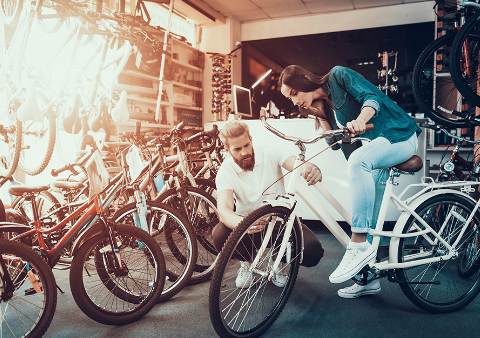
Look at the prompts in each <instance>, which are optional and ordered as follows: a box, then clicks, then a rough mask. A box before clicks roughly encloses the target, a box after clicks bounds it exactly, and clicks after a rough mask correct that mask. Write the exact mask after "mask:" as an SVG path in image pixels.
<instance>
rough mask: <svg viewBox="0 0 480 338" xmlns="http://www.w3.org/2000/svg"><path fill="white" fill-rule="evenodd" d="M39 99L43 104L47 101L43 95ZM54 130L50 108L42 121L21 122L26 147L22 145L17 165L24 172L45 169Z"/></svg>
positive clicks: (52, 143) (28, 172)
mask: <svg viewBox="0 0 480 338" xmlns="http://www.w3.org/2000/svg"><path fill="white" fill-rule="evenodd" d="M39 96H40V94H39ZM40 100H43V102H42V103H43V104H44V105H45V104H47V102H48V100H47V98H46V97H45V96H43V95H42V96H40ZM56 130H57V126H56V117H55V114H54V113H53V111H52V110H50V109H48V110H47V112H46V113H45V116H44V120H43V121H41V122H34V121H27V122H24V123H23V125H22V132H23V135H24V136H23V143H24V145H25V146H28V148H26V147H25V146H24V147H23V148H24V149H23V151H22V153H21V156H20V159H19V163H18V166H19V168H20V169H21V170H22V171H23V172H24V173H26V174H27V175H30V176H36V175H38V174H40V173H41V172H43V171H44V170H45V168H46V167H47V165H48V163H50V160H51V158H52V155H53V148H54V147H55V140H56ZM39 155H40V156H39Z"/></svg>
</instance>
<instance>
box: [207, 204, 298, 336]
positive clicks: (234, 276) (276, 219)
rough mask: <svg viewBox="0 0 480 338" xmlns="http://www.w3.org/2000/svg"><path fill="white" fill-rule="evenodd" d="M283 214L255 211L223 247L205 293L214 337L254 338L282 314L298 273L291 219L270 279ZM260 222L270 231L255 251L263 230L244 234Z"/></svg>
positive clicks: (268, 208) (278, 210) (274, 209)
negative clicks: (270, 225)
mask: <svg viewBox="0 0 480 338" xmlns="http://www.w3.org/2000/svg"><path fill="white" fill-rule="evenodd" d="M289 216H290V210H288V209H287V208H284V207H272V206H270V205H266V206H263V207H260V208H258V209H256V210H255V211H253V212H252V213H251V214H249V215H248V216H247V217H245V218H244V219H243V220H242V222H240V224H239V225H238V226H237V227H236V228H235V230H234V231H233V232H232V233H231V234H230V236H229V237H228V240H227V242H226V243H225V244H224V246H223V249H222V251H221V253H220V255H219V257H218V262H217V264H216V267H215V272H214V273H213V277H212V282H211V283H210V293H209V311H210V320H211V321H212V324H213V327H214V329H215V332H216V333H217V334H218V335H219V336H220V337H222V338H232V337H236V338H239V337H243V338H253V337H259V336H260V335H261V334H263V333H264V332H265V331H266V330H268V328H269V327H270V326H271V325H272V324H273V323H274V322H275V320H276V319H277V317H278V316H279V315H280V313H281V312H282V310H283V308H284V306H285V304H286V303H287V300H288V298H289V297H290V293H291V292H292V290H293V286H294V284H295V281H296V278H297V275H298V269H299V266H300V253H301V249H302V240H301V238H302V237H301V228H300V224H299V223H298V222H297V221H295V222H294V223H293V228H292V232H291V234H290V236H289V237H288V242H287V246H286V250H285V254H284V255H283V256H282V258H281V261H280V265H279V268H278V270H277V272H276V273H274V274H273V277H271V278H270V275H271V272H272V269H273V263H274V262H275V260H276V259H277V256H278V254H279V248H280V245H281V242H282V240H283V237H284V234H285V230H286V223H287V220H288V218H289ZM265 218H267V219H269V220H270V222H271V223H272V222H273V226H274V227H273V233H272V236H271V238H270V240H269V241H268V245H267V246H266V248H265V250H264V251H263V252H261V250H260V247H261V245H262V242H263V239H264V237H265V233H266V229H264V230H263V231H262V232H259V233H257V234H255V235H249V234H247V230H248V229H249V228H250V227H251V226H252V225H253V224H254V223H255V222H257V221H259V220H262V219H265ZM246 262H250V263H246ZM255 262H257V263H256V265H255V267H254V268H253V267H251V265H253V264H254V263H255Z"/></svg>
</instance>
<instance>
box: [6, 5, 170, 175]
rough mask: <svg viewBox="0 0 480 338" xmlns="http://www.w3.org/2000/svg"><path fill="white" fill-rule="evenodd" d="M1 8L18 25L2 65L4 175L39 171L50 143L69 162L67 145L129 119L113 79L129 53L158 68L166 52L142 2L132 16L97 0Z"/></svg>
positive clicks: (103, 136) (103, 135) (101, 137)
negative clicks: (107, 6)
mask: <svg viewBox="0 0 480 338" xmlns="http://www.w3.org/2000/svg"><path fill="white" fill-rule="evenodd" d="M14 3H15V6H14ZM9 4H10V5H9ZM0 8H1V9H2V11H0V13H3V16H4V17H5V16H6V17H7V19H6V20H5V18H4V22H6V23H10V24H12V25H13V24H16V26H15V32H14V34H13V37H12V39H11V42H10V43H9V44H8V49H7V50H6V53H5V56H4V58H3V60H2V67H1V69H0V83H1V84H0V125H1V126H2V127H1V128H0V176H3V177H5V178H7V177H9V176H11V175H13V173H14V172H15V170H16V169H17V166H18V167H19V168H20V169H21V170H22V171H24V172H25V173H26V174H28V175H38V174H39V173H41V172H42V171H43V170H45V168H46V167H47V165H48V164H49V162H50V160H51V158H52V154H53V151H54V148H56V150H57V152H58V154H59V155H60V158H61V159H62V160H63V162H64V163H68V162H70V161H72V154H74V152H72V148H75V149H80V147H81V140H82V138H83V136H85V135H87V134H90V135H93V136H94V137H95V139H96V141H97V142H98V143H99V144H101V143H102V142H103V141H108V140H109V137H110V132H111V124H112V122H122V121H126V120H128V116H129V115H128V114H129V110H128V107H127V95H128V94H127V92H126V91H122V92H119V91H115V90H114V85H115V82H116V81H117V79H118V77H119V75H120V73H121V72H122V71H123V69H124V67H125V65H126V64H127V62H128V61H129V59H131V56H132V55H133V56H135V57H136V60H137V62H138V63H139V66H140V67H141V66H142V65H147V66H148V67H160V60H161V59H162V54H165V55H170V53H169V52H167V51H166V50H164V43H163V41H162V34H164V31H162V30H161V29H159V28H158V29H157V28H154V27H151V26H149V25H148V24H147V22H146V21H145V20H147V18H148V20H150V17H148V16H146V14H145V12H144V8H145V5H144V4H143V2H142V1H138V2H137V9H136V10H135V13H134V15H125V14H121V13H117V12H114V11H110V10H108V9H107V8H106V7H105V6H104V5H103V2H102V1H75V0H45V1H43V0H38V1H30V0H28V1H25V2H24V1H23V0H12V1H6V2H4V3H2V4H0ZM147 14H148V13H147ZM169 38H173V37H172V34H170V36H169ZM165 39H166V37H165V38H164V39H163V40H165ZM152 90H153V89H152Z"/></svg>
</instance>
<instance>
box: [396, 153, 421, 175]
mask: <svg viewBox="0 0 480 338" xmlns="http://www.w3.org/2000/svg"><path fill="white" fill-rule="evenodd" d="M422 167H423V160H422V158H421V157H420V156H418V155H413V156H412V157H411V158H410V159H409V160H406V161H405V162H402V163H400V164H397V165H396V166H394V168H397V169H398V170H401V171H405V172H408V173H416V172H417V171H420V169H422Z"/></svg>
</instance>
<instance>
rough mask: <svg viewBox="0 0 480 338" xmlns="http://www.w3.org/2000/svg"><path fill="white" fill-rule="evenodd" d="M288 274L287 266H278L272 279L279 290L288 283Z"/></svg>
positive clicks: (281, 264)
mask: <svg viewBox="0 0 480 338" xmlns="http://www.w3.org/2000/svg"><path fill="white" fill-rule="evenodd" d="M287 277H288V276H287V272H286V271H285V264H283V263H280V264H279V265H278V268H277V271H276V272H275V273H274V274H273V277H272V279H271V281H272V283H273V285H275V286H276V287H279V288H283V287H284V286H285V284H286V283H287Z"/></svg>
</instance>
